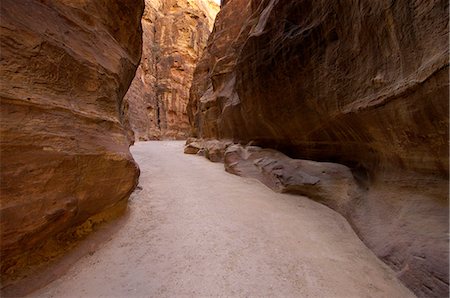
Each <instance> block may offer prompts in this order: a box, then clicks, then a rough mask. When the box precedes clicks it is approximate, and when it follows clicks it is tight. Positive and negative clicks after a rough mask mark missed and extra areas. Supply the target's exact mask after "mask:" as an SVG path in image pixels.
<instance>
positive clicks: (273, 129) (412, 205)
mask: <svg viewBox="0 0 450 298" xmlns="http://www.w3.org/2000/svg"><path fill="white" fill-rule="evenodd" d="M237 11H239V14H237V13H236V12H237ZM448 53H449V52H448V2H447V1H443V0H433V1H426V2H424V1H422V2H420V1H418V2H414V3H411V2H408V1H394V2H393V1H387V0H376V1H365V2H361V3H355V2H352V1H344V2H342V1H325V0H324V1H318V2H317V1H316V2H314V3H311V2H310V1H278V0H265V1H256V0H255V1H242V0H232V1H226V3H225V5H222V9H221V11H220V13H219V14H218V16H217V19H216V23H215V27H214V30H213V33H212V35H211V36H210V39H209V41H208V46H207V49H206V50H205V53H204V54H203V56H202V58H201V60H200V61H199V63H198V66H197V68H196V70H195V75H194V80H193V85H192V88H191V91H190V102H189V106H188V114H189V117H190V121H191V124H192V132H191V133H192V135H193V136H196V137H199V138H204V139H208V138H213V139H230V140H233V141H234V142H235V143H241V144H247V143H248V142H252V144H253V145H257V146H260V147H268V148H273V149H277V150H279V151H281V152H283V153H284V154H286V155H287V156H289V157H290V158H295V159H303V160H305V159H306V160H315V161H318V162H334V163H339V164H342V165H345V166H346V167H348V168H349V169H350V170H351V173H352V175H353V177H354V180H355V181H356V183H357V184H358V187H357V190H358V191H356V192H354V193H355V194H357V195H356V196H352V198H351V199H350V200H349V203H347V204H345V207H342V206H344V205H342V204H334V203H332V202H330V201H329V198H328V199H327V200H328V203H327V204H328V205H329V206H331V207H332V208H335V209H336V210H338V211H339V212H341V213H342V214H343V215H344V216H345V217H346V218H347V219H348V220H349V222H350V223H351V224H352V225H353V227H354V228H355V230H356V232H357V233H358V235H359V236H360V237H361V238H362V239H363V241H364V242H365V243H366V244H367V245H368V246H369V247H370V248H371V249H372V250H373V251H374V252H375V254H376V255H377V256H379V257H380V258H381V259H382V260H384V261H385V262H386V263H387V264H389V265H390V266H391V267H392V268H393V269H394V270H396V271H397V272H398V276H399V278H400V279H401V280H402V281H403V282H404V283H405V284H406V285H407V286H408V287H410V288H411V289H412V290H414V291H415V293H416V294H417V295H419V296H423V297H425V296H426V297H440V296H446V295H448V149H449V148H448V128H449V127H448V108H449V102H448V96H449V93H448ZM266 153H267V152H266ZM261 154H262V153H261ZM232 156H234V158H235V161H234V163H235V162H237V163H243V165H246V164H248V163H249V160H248V158H249V157H248V156H247V155H245V154H244V155H243V156H244V157H242V158H237V157H239V156H241V155H239V154H235V155H232ZM283 156H284V155H283ZM266 158H269V159H274V160H278V159H280V163H281V165H286V166H287V167H288V168H289V169H290V170H289V173H290V171H291V169H292V164H297V162H292V161H289V159H288V157H281V156H279V155H277V154H275V155H274V154H269V156H268V157H267V156H266ZM226 160H227V157H226V153H225V162H226ZM251 164H252V166H251V167H250V166H242V167H241V169H242V171H244V172H245V171H253V170H250V169H251V168H252V167H254V166H255V163H254V161H251ZM256 166H257V165H256ZM316 166H317V167H319V165H316ZM235 167H238V165H235ZM294 169H295V167H294ZM275 170H276V169H275ZM242 171H241V174H242V173H243V172H242ZM269 172H272V170H269ZM277 173H278V172H277V171H275V174H274V175H275V176H276V175H278V174H277ZM346 173H347V174H348V172H346ZM270 175H272V174H270ZM270 175H269V176H270ZM274 175H272V177H273V176H274ZM283 175H284V174H283ZM289 175H291V174H289ZM291 176H292V175H291ZM294 176H295V175H294ZM271 179H272V178H271ZM322 180H323V179H322ZM322 180H320V181H322ZM325 180H326V179H325ZM349 181H350V180H349ZM352 183H353V182H352ZM302 187H303V186H302ZM314 191H319V190H314V189H313V193H309V196H310V197H312V198H314V197H316V198H317V197H318V196H314ZM338 197H340V195H339V196H336V199H338ZM336 206H340V207H339V208H338V207H336Z"/></svg>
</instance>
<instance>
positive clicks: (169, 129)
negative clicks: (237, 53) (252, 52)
mask: <svg viewBox="0 0 450 298" xmlns="http://www.w3.org/2000/svg"><path fill="white" fill-rule="evenodd" d="M218 10H219V7H218V5H217V4H216V3H215V2H213V1H212V0H189V1H180V0H168V1H160V0H146V1H145V12H144V16H143V19H142V26H143V54H142V61H141V64H140V66H139V68H138V70H137V73H136V76H135V78H134V80H133V82H132V84H131V87H130V89H129V91H128V93H127V95H126V97H125V102H126V105H127V108H126V110H127V112H126V115H127V117H128V121H129V123H130V128H131V130H132V131H134V138H135V139H136V140H152V139H184V138H186V137H187V134H188V132H189V120H188V117H187V113H186V106H187V103H188V98H189V88H190V86H191V82H192V76H193V73H194V69H195V65H196V63H197V60H198V58H199V57H200V55H201V53H202V52H203V49H204V47H205V46H206V41H207V39H208V36H209V33H210V31H211V28H212V25H213V22H214V18H215V15H216V13H217V12H218ZM132 138H133V137H132Z"/></svg>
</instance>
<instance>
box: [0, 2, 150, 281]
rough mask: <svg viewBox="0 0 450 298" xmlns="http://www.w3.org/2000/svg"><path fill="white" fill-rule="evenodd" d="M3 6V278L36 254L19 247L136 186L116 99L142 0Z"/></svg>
mask: <svg viewBox="0 0 450 298" xmlns="http://www.w3.org/2000/svg"><path fill="white" fill-rule="evenodd" d="M0 7H1V8H0V9H1V32H0V33H1V34H0V36H1V37H0V42H1V51H0V56H1V58H0V67H1V79H0V80H1V84H0V100H1V117H0V121H1V124H0V131H1V137H0V141H1V153H0V154H1V163H0V167H1V169H0V172H1V177H0V179H1V196H0V202H1V207H0V225H1V229H0V237H1V239H0V242H1V246H0V248H1V251H0V253H1V255H2V258H1V275H2V279H4V278H7V277H8V276H9V275H14V274H15V271H16V270H20V269H21V267H26V266H27V265H28V263H29V262H33V260H32V259H31V258H30V259H28V258H27V257H23V258H20V257H21V256H22V255H23V254H24V253H28V252H30V251H31V250H36V249H38V248H39V247H40V246H41V245H42V244H43V243H44V242H45V241H46V240H48V239H50V238H51V237H53V236H54V235H56V234H58V233H59V232H61V231H67V230H68V229H69V228H71V227H73V226H76V225H78V224H80V223H82V222H83V221H85V220H86V219H88V218H89V217H90V216H92V215H95V214H97V213H99V212H101V211H103V210H105V209H107V208H111V207H112V206H115V205H116V204H118V203H119V202H123V200H126V199H127V197H128V196H129V195H130V193H131V192H132V191H133V190H134V188H135V186H136V184H137V179H138V175H139V169H138V167H137V165H136V164H135V162H134V160H133V157H132V156H131V154H130V152H129V145H130V143H129V141H128V139H127V133H126V131H125V129H124V125H125V123H124V121H123V115H122V112H123V109H122V99H123V96H124V95H125V93H126V91H127V89H128V86H129V85H130V83H131V80H132V79H133V76H134V73H135V71H136V68H137V66H138V64H139V60H140V56H141V43H142V36H141V34H142V32H141V25H140V19H141V16H142V12H143V9H144V6H143V1H136V0H100V1H99V0H86V1H67V0H64V1H37V0H23V1H22V0H21V1H15V0H4V1H2V3H1V6H0ZM40 257H42V258H45V257H46V256H40ZM2 286H4V284H2Z"/></svg>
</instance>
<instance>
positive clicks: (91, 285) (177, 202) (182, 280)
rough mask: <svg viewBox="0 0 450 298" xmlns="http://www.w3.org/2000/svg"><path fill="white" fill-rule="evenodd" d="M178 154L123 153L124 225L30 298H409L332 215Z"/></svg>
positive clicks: (162, 145)
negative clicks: (128, 192) (132, 170)
mask: <svg viewBox="0 0 450 298" xmlns="http://www.w3.org/2000/svg"><path fill="white" fill-rule="evenodd" d="M182 149H183V143H182V142H169V141H167V142H145V143H137V144H136V145H135V146H134V147H132V150H131V151H132V153H133V155H134V158H135V159H136V161H137V162H138V163H139V165H140V168H141V177H140V187H138V189H137V190H136V191H135V192H134V194H133V195H132V196H131V198H130V204H129V211H128V213H129V214H128V216H127V217H126V218H127V219H126V223H125V224H124V225H122V226H121V228H120V230H119V231H117V232H116V234H115V235H114V236H113V237H111V239H110V240H109V241H108V242H107V243H105V244H104V245H102V246H101V248H100V249H98V250H96V251H95V252H92V253H91V254H90V255H86V256H85V257H83V258H81V259H80V260H79V261H78V262H77V263H76V264H75V266H73V267H72V268H71V269H70V270H69V271H68V272H67V273H66V274H65V275H64V276H62V277H61V278H60V279H58V280H56V281H54V282H53V283H51V284H49V285H48V286H47V287H45V288H43V289H41V290H39V291H37V292H34V293H33V294H32V295H31V296H32V297H211V296H214V297H217V296H221V295H224V294H226V295H227V296H230V297H237V296H239V297H244V296H245V297H249V296H250V297H263V296H264V297H268V296H276V297H410V296H413V295H412V294H411V293H410V292H409V290H407V289H406V288H405V287H404V286H403V285H401V284H400V282H399V281H398V280H397V279H396V278H395V277H394V274H393V272H392V271H391V270H390V269H389V268H388V267H387V266H386V265H384V264H383V263H382V262H381V261H379V260H378V259H377V258H376V257H375V256H374V255H373V253H372V252H371V251H370V250H369V249H367V248H366V247H365V246H364V245H363V243H362V242H361V241H360V240H359V239H358V238H357V236H356V235H355V233H354V232H353V230H352V229H351V228H350V226H349V225H348V223H347V222H346V221H345V219H344V218H343V217H342V216H340V215H339V214H338V213H336V212H334V211H332V210H331V209H329V208H327V207H324V206H323V205H320V204H318V203H315V202H313V201H311V200H309V199H307V198H305V197H300V196H290V195H282V194H276V193H274V192H273V191H272V190H270V189H268V188H266V187H265V186H264V185H262V184H261V183H259V182H257V181H256V180H252V179H246V178H241V177H237V176H233V175H231V174H228V173H226V172H225V171H224V170H223V164H215V163H211V162H209V161H207V160H206V159H204V158H202V157H199V156H192V155H184V154H183V153H182V152H183V150H182ZM87 241H89V240H87Z"/></svg>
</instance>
